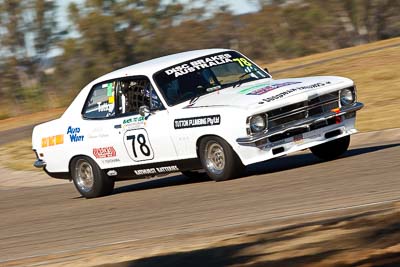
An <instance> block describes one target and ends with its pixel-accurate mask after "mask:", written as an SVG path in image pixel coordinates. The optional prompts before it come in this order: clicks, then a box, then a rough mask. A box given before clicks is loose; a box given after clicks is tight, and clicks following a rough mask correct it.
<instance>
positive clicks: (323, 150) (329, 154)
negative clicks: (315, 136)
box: [310, 135, 350, 160]
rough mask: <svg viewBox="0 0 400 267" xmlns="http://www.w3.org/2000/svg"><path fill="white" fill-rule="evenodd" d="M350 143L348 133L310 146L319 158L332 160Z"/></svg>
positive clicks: (343, 151) (345, 149)
mask: <svg viewBox="0 0 400 267" xmlns="http://www.w3.org/2000/svg"><path fill="white" fill-rule="evenodd" d="M349 145H350V135H348V136H345V137H342V138H339V139H335V140H332V141H329V142H327V143H324V144H321V145H318V146H314V147H311V148H310V150H311V152H312V153H313V154H314V155H315V156H317V157H318V158H320V159H323V160H332V159H336V158H337V157H339V156H340V155H342V154H344V153H345V152H346V151H347V149H348V148H349Z"/></svg>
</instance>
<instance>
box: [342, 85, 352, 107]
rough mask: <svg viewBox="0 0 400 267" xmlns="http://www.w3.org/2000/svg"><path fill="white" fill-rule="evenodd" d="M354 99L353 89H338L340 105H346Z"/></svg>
mask: <svg viewBox="0 0 400 267" xmlns="http://www.w3.org/2000/svg"><path fill="white" fill-rule="evenodd" d="M354 100H355V96H354V90H352V89H343V90H342V91H340V104H342V106H348V105H350V104H353V103H354Z"/></svg>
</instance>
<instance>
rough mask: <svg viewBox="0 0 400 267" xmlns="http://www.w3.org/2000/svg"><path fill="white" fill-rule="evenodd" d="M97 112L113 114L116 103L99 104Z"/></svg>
mask: <svg viewBox="0 0 400 267" xmlns="http://www.w3.org/2000/svg"><path fill="white" fill-rule="evenodd" d="M109 100H110V99H109ZM112 101H114V100H112ZM97 110H98V111H99V112H113V110H114V102H113V103H108V102H104V103H102V102H97Z"/></svg>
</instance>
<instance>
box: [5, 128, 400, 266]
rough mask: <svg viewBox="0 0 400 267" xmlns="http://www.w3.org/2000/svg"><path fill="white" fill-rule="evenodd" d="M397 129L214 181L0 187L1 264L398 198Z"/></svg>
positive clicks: (186, 238) (152, 242)
mask: <svg viewBox="0 0 400 267" xmlns="http://www.w3.org/2000/svg"><path fill="white" fill-rule="evenodd" d="M399 132H400V131H398V129H397V130H396V131H395V132H388V133H386V136H387V137H389V138H386V137H385V135H381V134H379V133H372V134H364V135H359V136H355V137H354V136H353V137H354V138H353V139H352V145H351V148H350V150H349V151H348V152H347V153H346V154H345V155H344V156H343V157H342V158H340V159H337V160H334V161H330V162H321V161H319V160H318V159H316V158H315V157H314V156H313V155H312V154H310V153H308V152H302V153H299V154H295V155H290V156H286V157H282V158H278V159H275V160H271V161H268V162H264V163H260V164H256V165H253V166H250V167H249V168H248V170H247V174H246V176H245V177H243V178H240V179H235V180H230V181H226V182H219V183H216V182H213V181H194V180H188V179H187V178H185V177H183V176H181V175H176V176H171V177H167V178H157V179H152V180H138V181H129V182H123V183H119V184H118V183H117V184H116V189H115V192H114V194H113V195H111V196H108V197H103V198H98V199H91V200H86V199H84V198H81V197H80V196H79V195H78V193H77V192H76V191H75V189H74V188H73V185H72V184H61V185H53V186H42V187H25V188H9V189H7V188H1V187H0V210H1V213H0V266H2V265H4V266H13V265H14V264H16V265H18V264H20V265H24V266H27V265H29V264H28V263H41V264H50V265H53V264H55V263H60V262H63V261H65V262H68V261H69V260H71V258H68V257H67V256H66V255H67V254H68V255H77V254H79V253H80V252H82V251H84V250H86V251H87V250H90V249H99V248H101V249H103V250H104V251H109V252H110V251H113V252H114V253H117V250H116V249H115V246H121V245H123V244H125V247H127V246H137V247H138V249H137V250H135V251H137V253H139V254H140V253H141V255H146V253H148V252H149V251H151V249H152V248H154V247H157V248H163V247H164V248H165V247H168V246H170V245H171V244H170V243H168V242H171V240H174V242H175V243H176V242H178V243H177V244H178V246H179V243H180V242H182V243H184V242H187V243H195V242H196V238H198V237H199V236H201V237H203V239H204V237H205V236H207V235H209V237H212V235H214V234H215V235H218V233H219V234H221V233H222V232H224V233H229V232H230V233H234V232H235V231H238V229H242V230H243V229H251V228H252V227H253V226H254V227H255V225H273V224H274V223H275V221H277V220H285V219H294V220H299V221H304V220H306V219H307V216H308V215H315V214H320V213H321V214H322V213H326V212H328V213H329V212H331V211H340V210H348V209H349V210H350V209H352V208H356V207H369V206H373V205H375V204H378V203H390V202H394V201H398V200H399V199H400V195H399V192H400V179H399V178H400V139H399V138H398V137H399V136H400V135H399ZM393 133H395V135H394V134H393ZM24 178H25V179H26V177H24ZM49 179H51V178H49ZM193 236H197V237H193ZM168 237H170V240H169V241H166V239H168ZM163 240H164V241H163ZM163 242H165V243H164V244H163ZM113 246H114V248H113ZM140 248H141V249H142V250H140ZM146 250H147V251H146ZM93 253H94V252H93ZM110 253H111V252H110ZM89 254H90V253H89ZM139 254H138V255H139ZM86 256H87V255H86ZM49 257H51V260H49ZM60 258H61V259H60ZM75 260H76V259H75ZM78 263H80V264H81V265H82V266H85V265H87V264H88V262H86V263H85V262H83V263H82V262H80V261H77V262H76V263H74V265H79V264H78ZM98 263H103V262H96V264H98Z"/></svg>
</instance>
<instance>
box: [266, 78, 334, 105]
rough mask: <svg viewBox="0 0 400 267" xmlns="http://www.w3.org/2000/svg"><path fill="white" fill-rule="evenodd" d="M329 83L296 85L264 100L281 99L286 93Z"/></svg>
mask: <svg viewBox="0 0 400 267" xmlns="http://www.w3.org/2000/svg"><path fill="white" fill-rule="evenodd" d="M327 84H330V82H320V83H314V84H310V85H306V86H301V87H296V88H293V89H289V90H287V91H284V92H282V93H279V94H277V95H275V96H271V97H268V98H264V99H262V101H265V102H271V101H274V100H277V99H280V98H282V97H284V96H286V95H289V94H292V93H294V92H297V91H301V90H307V89H312V88H318V87H322V86H325V85H327ZM260 103H264V102H260Z"/></svg>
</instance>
